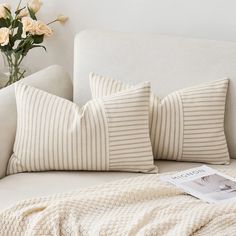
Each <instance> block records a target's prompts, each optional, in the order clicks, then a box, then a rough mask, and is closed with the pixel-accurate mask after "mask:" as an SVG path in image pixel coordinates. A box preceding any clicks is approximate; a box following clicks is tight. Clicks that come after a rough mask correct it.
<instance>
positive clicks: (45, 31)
mask: <svg viewBox="0 0 236 236" xmlns="http://www.w3.org/2000/svg"><path fill="white" fill-rule="evenodd" d="M34 34H36V35H45V36H47V37H50V36H52V34H53V31H52V29H51V28H50V27H49V26H48V25H46V24H45V23H44V22H42V21H36V22H35V24H34Z"/></svg>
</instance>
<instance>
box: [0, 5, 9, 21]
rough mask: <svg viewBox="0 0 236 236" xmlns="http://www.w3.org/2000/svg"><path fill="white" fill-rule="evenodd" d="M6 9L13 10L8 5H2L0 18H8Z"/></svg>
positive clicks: (0, 6)
mask: <svg viewBox="0 0 236 236" xmlns="http://www.w3.org/2000/svg"><path fill="white" fill-rule="evenodd" d="M6 8H7V9H9V10H10V9H11V7H10V6H9V5H8V4H1V5H0V18H4V19H5V18H7V16H8V12H7V10H6Z"/></svg>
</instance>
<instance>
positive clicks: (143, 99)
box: [7, 83, 156, 174]
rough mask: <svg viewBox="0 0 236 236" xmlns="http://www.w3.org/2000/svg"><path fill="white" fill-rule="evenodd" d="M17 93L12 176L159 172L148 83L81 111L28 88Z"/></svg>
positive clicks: (10, 167) (46, 94) (11, 159)
mask: <svg viewBox="0 0 236 236" xmlns="http://www.w3.org/2000/svg"><path fill="white" fill-rule="evenodd" d="M15 91H16V102H17V115H18V118H17V134H16V140H15V144H14V154H13V155H12V157H11V158H10V161H9V164H8V171H7V172H8V174H13V173H18V172H25V171H47V170H92V171H101V170H105V171H108V170H112V171H115V170H119V171H135V172H148V171H154V172H155V171H156V168H155V166H154V165H153V155H152V148H151V143H150V138H149V127H148V109H149V98H150V85H149V84H148V83H144V84H142V85H139V86H137V87H134V88H132V89H130V90H128V91H125V92H121V93H119V94H116V95H112V96H110V97H107V98H105V99H104V100H103V99H94V100H91V101H89V102H88V103H87V104H86V105H85V106H84V107H82V108H79V106H78V105H77V104H75V103H72V102H70V101H68V100H65V99H62V98H59V97H57V96H54V95H51V94H48V93H46V92H44V91H41V90H39V89H36V88H33V87H30V86H27V85H24V84H23V83H18V84H17V85H16V87H15ZM140 143H142V145H143V149H140Z"/></svg>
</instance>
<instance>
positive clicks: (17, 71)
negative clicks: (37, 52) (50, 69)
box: [0, 51, 26, 88]
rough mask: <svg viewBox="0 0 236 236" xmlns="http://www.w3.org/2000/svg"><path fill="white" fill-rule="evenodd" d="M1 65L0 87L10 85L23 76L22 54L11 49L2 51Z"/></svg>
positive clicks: (24, 71)
mask: <svg viewBox="0 0 236 236" xmlns="http://www.w3.org/2000/svg"><path fill="white" fill-rule="evenodd" d="M2 58H3V66H2V68H1V69H0V88H1V87H6V86H8V85H11V84H13V83H15V82H17V81H19V80H21V79H22V78H24V77H25V74H26V69H25V67H24V66H23V64H22V61H23V59H24V56H22V55H21V54H19V53H15V52H12V51H7V52H2Z"/></svg>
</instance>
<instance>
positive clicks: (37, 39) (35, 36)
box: [33, 34, 44, 44]
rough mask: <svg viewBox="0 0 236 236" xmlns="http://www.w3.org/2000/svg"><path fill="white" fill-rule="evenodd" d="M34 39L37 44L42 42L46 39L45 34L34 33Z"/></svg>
mask: <svg viewBox="0 0 236 236" xmlns="http://www.w3.org/2000/svg"><path fill="white" fill-rule="evenodd" d="M33 39H34V43H35V44H40V43H42V42H43V40H44V35H43V34H42V35H34V36H33Z"/></svg>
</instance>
